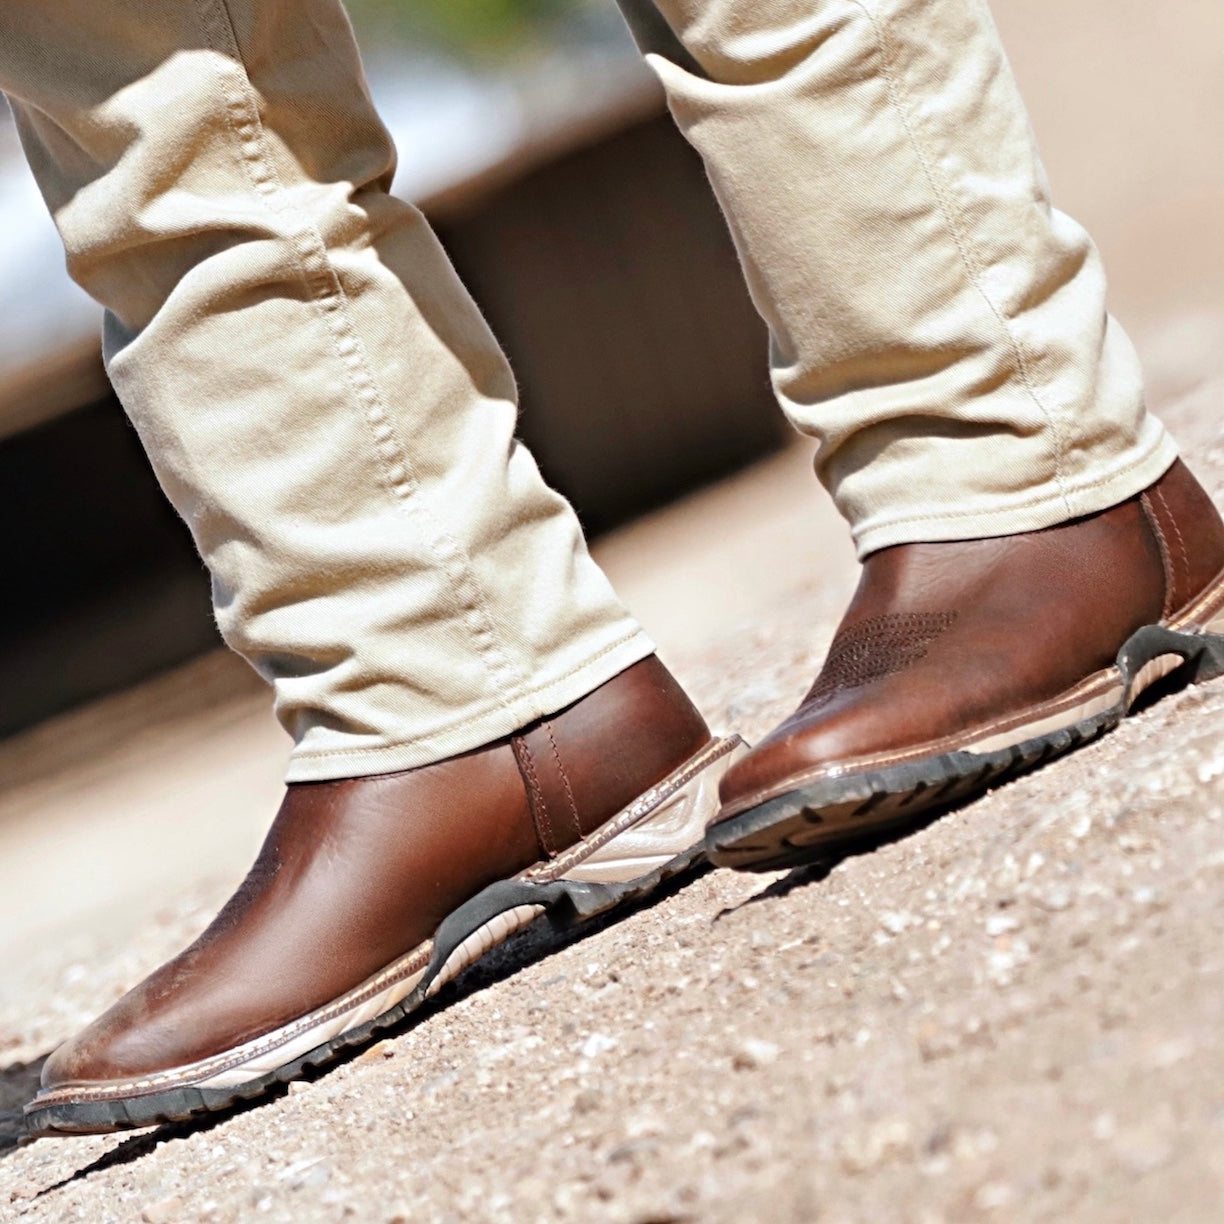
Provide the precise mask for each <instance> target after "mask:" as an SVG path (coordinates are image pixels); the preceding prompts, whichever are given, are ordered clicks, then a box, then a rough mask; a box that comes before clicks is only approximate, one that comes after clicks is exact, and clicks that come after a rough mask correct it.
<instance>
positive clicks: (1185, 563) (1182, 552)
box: [1152, 484, 1192, 615]
mask: <svg viewBox="0 0 1224 1224" xmlns="http://www.w3.org/2000/svg"><path fill="white" fill-rule="evenodd" d="M1152 496H1153V497H1158V498H1160V504H1161V506H1162V507H1163V508H1164V512H1165V518H1166V519H1168V522H1169V526H1170V527H1171V528H1172V530H1173V536H1174V538H1175V539H1176V541H1177V551H1176V553H1175V554H1174V556H1175V559H1177V560H1180V561H1181V565H1182V569H1183V570H1185V573H1186V585H1185V586H1184V587H1182V588H1181V590H1180V591H1177V589H1176V588H1177V567H1176V565H1175V566H1174V571H1173V586H1174V592H1173V595H1172V597H1171V598H1172V602H1173V607H1172V608H1170V609H1169V612H1168V613H1166V615H1169V614H1171V613H1172V612H1173V610H1174V609H1175V608H1179V607H1181V605H1182V604H1184V603H1186V602H1187V600H1189V599H1190V596H1191V594H1192V592H1191V590H1190V554H1189V553H1188V552H1187V551H1186V541H1185V538H1184V537H1183V536H1182V531H1181V528H1180V527H1179V526H1178V525H1177V515H1175V514H1174V513H1173V511H1172V510H1171V509H1170V508H1169V503H1168V502H1167V501H1166V500H1165V495H1164V490H1162V489H1161V487H1160V486H1159V485H1158V484H1155V485H1153V486H1152Z"/></svg>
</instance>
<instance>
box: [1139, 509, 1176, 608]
mask: <svg viewBox="0 0 1224 1224" xmlns="http://www.w3.org/2000/svg"><path fill="white" fill-rule="evenodd" d="M1154 487H1155V486H1153V488H1154ZM1139 506H1140V508H1141V509H1142V510H1143V517H1144V518H1145V519H1146V520H1147V525H1148V526H1149V527H1150V528H1151V530H1152V534H1153V535H1154V536H1155V537H1156V547H1157V548H1158V549H1159V550H1160V568H1161V569H1162V570H1163V571H1164V587H1165V597H1164V603H1163V604H1162V606H1161V609H1160V619H1161V620H1162V621H1163V620H1167V619H1168V618H1169V617H1170V616H1172V615H1173V609H1174V608H1175V607H1176V606H1177V604H1176V592H1175V591H1174V587H1175V585H1176V582H1177V578H1176V576H1175V575H1174V573H1173V561H1172V557H1171V554H1170V552H1169V541H1168V540H1166V539H1165V533H1164V529H1163V528H1162V527H1161V526H1160V516H1159V515H1158V514H1157V513H1156V507H1155V506H1153V505H1152V501H1151V498H1150V497H1149V496H1148V494H1147V493H1146V492H1145V493H1144V494H1143V495H1142V496H1141V497H1140V498H1139Z"/></svg>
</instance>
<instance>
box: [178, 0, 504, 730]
mask: <svg viewBox="0 0 1224 1224" xmlns="http://www.w3.org/2000/svg"><path fill="white" fill-rule="evenodd" d="M195 6H196V11H197V13H198V15H199V18H200V21H201V25H202V27H203V32H204V35H205V38H206V39H207V40H208V42H209V45H210V46H211V47H212V48H213V50H215V51H216V52H217V53H218V54H220V55H223V56H224V57H225V58H226V59H229V60H231V61H232V62H233V63H234V64H235V65H236V67H237V69H238V71H239V72H240V74H241V83H240V84H239V85H238V86H237V87H234V86H232V85H229V84H227V83H225V82H222V87H223V89H224V91H225V118H226V126H227V127H228V129H229V131H230V132H231V133H232V135H233V137H234V139H235V141H236V143H237V145H238V150H239V154H240V159H241V161H242V163H243V167H244V171H245V173H246V174H247V176H248V178H249V180H250V182H251V185H252V187H253V188H254V190H255V192H256V194H257V195H259V196H260V197H261V198H262V199H263V201H264V203H265V204H266V206H267V207H268V208H269V210H270V211H272V212H274V213H276V214H277V215H278V216H279V217H281V218H283V219H285V220H287V221H288V222H289V223H290V226H291V229H292V232H291V233H290V234H289V235H288V238H289V241H290V243H291V245H292V249H293V251H294V255H295V258H296V262H297V265H298V269H299V271H300V272H301V275H302V279H303V282H304V283H305V285H306V288H307V290H308V293H309V296H310V300H311V302H312V303H313V304H314V306H315V307H316V309H317V310H318V311H319V314H320V318H321V319H322V322H323V324H324V326H325V327H326V329H327V331H328V334H329V335H330V337H331V341H332V345H333V349H334V352H335V355H336V356H337V357H338V358H339V360H340V364H341V366H342V368H343V369H344V371H345V375H346V377H347V380H348V383H349V385H350V387H351V388H352V390H353V394H354V398H355V400H356V402H357V403H358V405H359V406H360V408H361V410H362V413H363V415H364V417H365V419H366V422H367V424H368V426H369V428H370V433H371V440H372V442H373V445H374V450H375V453H376V454H377V456H378V461H379V471H380V482H381V483H382V484H383V486H384V487H385V488H386V489H387V491H388V493H389V494H390V496H391V498H392V499H393V501H394V502H395V503H396V504H397V505H398V506H399V507H400V508H402V509H403V510H404V511H405V512H407V513H409V514H415V515H416V516H417V518H418V521H419V522H420V523H421V525H422V527H423V528H424V531H423V536H424V539H425V541H426V544H427V547H428V548H429V550H430V551H431V552H432V553H433V555H434V556H435V558H436V559H437V561H438V564H439V568H440V569H441V570H442V572H443V573H445V574H446V575H447V577H448V578H449V580H450V583H451V589H452V593H453V595H454V596H455V598H456V601H457V602H458V604H459V605H460V607H461V608H462V609H463V612H464V615H465V620H466V622H467V626H468V630H469V632H470V634H471V636H472V639H473V642H474V644H475V646H476V650H477V653H478V654H479V656H480V658H481V659H482V661H483V663H484V666H485V669H486V672H487V673H488V675H489V677H490V679H491V680H493V681H494V684H493V691H494V694H495V697H496V699H497V701H498V702H499V703H500V704H501V705H503V706H506V707H507V708H508V707H509V706H510V704H511V699H512V696H514V695H516V694H517V693H518V691H519V690H520V689H521V688H522V686H523V684H524V683H525V681H526V676H525V675H524V673H523V671H522V669H521V668H519V667H516V666H515V665H514V664H513V663H512V662H511V661H510V659H509V658H508V657H507V654H506V652H505V651H504V650H503V648H502V646H501V643H500V642H499V640H498V635H497V631H496V628H495V625H494V620H493V617H492V614H491V613H490V611H489V608H488V603H487V600H486V599H485V596H484V593H483V591H482V590H481V588H480V583H479V580H478V579H477V578H476V575H475V574H474V572H473V567H472V559H471V557H470V556H468V555H467V554H466V552H465V550H464V549H463V548H462V546H461V545H460V544H459V543H458V541H456V540H455V539H454V538H453V536H451V535H450V533H449V532H448V531H447V530H446V528H445V526H444V525H443V524H442V523H440V522H439V521H438V519H437V518H436V516H435V515H434V514H433V512H432V511H431V510H430V509H429V507H428V505H427V504H426V501H425V497H424V493H423V490H422V489H421V485H420V482H419V479H418V478H417V476H416V474H415V472H414V471H413V467H412V463H411V460H410V458H409V456H408V453H407V450H406V448H405V447H404V445H403V443H402V441H401V440H400V439H399V438H398V437H397V436H396V432H395V429H394V427H393V425H392V422H391V419H390V415H389V413H388V411H387V407H386V403H385V401H384V399H383V396H382V393H381V391H380V389H379V387H378V383H377V380H376V379H375V376H374V374H373V372H372V371H371V369H370V366H369V361H368V358H367V356H366V353H365V349H364V346H363V345H362V342H361V339H360V337H359V335H358V333H357V329H356V327H355V325H354V323H353V320H352V318H351V315H350V311H349V306H348V297H347V294H346V293H345V291H344V286H343V284H342V283H341V281H340V277H339V274H338V272H337V271H336V269H335V267H334V266H333V265H332V263H331V260H330V258H329V256H328V252H327V244H326V241H325V240H324V238H323V235H322V233H321V232H320V231H319V230H318V229H317V228H316V227H315V226H314V225H312V224H311V223H310V221H309V219H308V218H306V217H303V216H300V215H295V214H294V211H293V210H292V208H291V206H290V205H289V204H288V203H287V202H286V201H285V199H284V198H283V197H284V188H283V185H282V183H281V181H280V178H279V176H278V175H277V173H276V169H275V167H274V166H273V165H272V164H271V161H270V160H269V158H268V157H267V155H266V151H265V148H264V141H265V135H264V131H263V125H262V123H261V121H260V117H259V110H258V104H257V102H256V101H255V98H254V97H253V94H254V88H253V86H252V85H251V83H250V79H249V76H248V75H247V72H246V66H245V63H244V61H243V58H242V51H241V48H240V46H239V44H238V38H237V34H236V33H235V30H234V26H233V21H232V18H231V17H230V13H229V7H228V4H227V0H195Z"/></svg>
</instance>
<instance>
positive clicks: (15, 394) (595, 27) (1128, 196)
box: [0, 0, 1224, 961]
mask: <svg viewBox="0 0 1224 1224" xmlns="http://www.w3.org/2000/svg"><path fill="white" fill-rule="evenodd" d="M994 8H995V12H996V16H997V18H998V20H999V23H1000V25H1001V26H1002V28H1003V32H1004V37H1005V41H1006V42H1007V44H1008V46H1009V49H1010V51H1011V54H1012V58H1013V61H1014V63H1015V66H1016V70H1017V73H1018V75H1019V77H1020V80H1021V85H1022V87H1023V88H1024V89H1025V92H1026V96H1027V98H1028V101H1029V104H1030V108H1031V111H1032V114H1033V118H1034V124H1035V126H1036V128H1037V132H1038V135H1039V137H1040V139H1041V141H1042V146H1043V150H1044V153H1045V157H1046V161H1047V165H1048V168H1049V170H1050V175H1051V179H1052V182H1053V185H1054V190H1055V198H1056V200H1057V202H1058V203H1059V205H1060V206H1061V207H1062V208H1064V209H1065V210H1067V211H1069V212H1071V213H1072V214H1073V215H1075V216H1076V217H1078V218H1079V219H1080V220H1082V221H1083V222H1085V223H1086V224H1087V225H1088V227H1089V228H1090V230H1092V232H1093V233H1094V235H1095V237H1096V238H1097V241H1098V243H1099V244H1100V246H1101V247H1102V248H1103V251H1104V254H1105V257H1106V263H1107V266H1108V267H1109V268H1110V270H1111V274H1112V283H1113V306H1114V310H1115V313H1117V314H1118V315H1119V316H1120V317H1121V319H1122V321H1123V323H1124V324H1125V325H1126V326H1127V327H1128V328H1129V330H1130V331H1131V334H1132V336H1133V338H1134V339H1135V340H1136V343H1137V344H1138V347H1139V349H1140V352H1141V355H1142V356H1143V357H1144V360H1145V363H1146V366H1147V369H1148V374H1149V380H1150V386H1151V395H1152V400H1153V402H1154V403H1155V404H1156V405H1157V407H1160V406H1161V405H1163V404H1169V403H1176V402H1179V401H1180V400H1183V399H1184V398H1185V397H1187V396H1192V395H1196V394H1202V393H1203V388H1211V387H1212V386H1213V383H1214V380H1217V379H1219V378H1220V377H1221V374H1222V365H1224V359H1222V357H1221V354H1224V307H1222V305H1221V303H1222V301H1224V295H1222V292H1221V291H1222V290H1224V223H1222V221H1221V218H1224V154H1222V152H1221V150H1222V148H1224V142H1222V140H1221V134H1222V133H1224V37H1222V36H1224V10H1221V8H1220V6H1219V4H1218V2H1217V0H1173V3H1171V4H1168V5H1165V6H1162V7H1159V8H1154V7H1153V6H1151V5H1142V6H1141V5H1140V3H1139V2H1138V0H998V3H996V4H995V6H994ZM350 10H351V12H352V15H353V18H354V22H355V24H356V26H357V29H358V35H359V40H360V41H361V43H362V46H363V49H364V51H365V54H366V58H367V67H368V71H369V75H370V80H371V88H372V91H373V93H374V96H375V100H376V102H377V104H378V106H379V109H380V111H381V112H382V114H383V116H384V118H385V120H386V122H387V123H388V125H389V127H390V128H391V130H392V133H393V135H394V136H395V139H396V142H397V145H398V147H399V150H400V168H399V172H398V175H397V178H396V182H395V190H396V191H397V192H398V193H400V194H401V195H403V196H405V197H406V198H409V199H412V200H414V201H416V202H418V203H420V205H421V206H422V207H423V208H424V210H425V211H426V213H427V215H428V216H429V217H430V218H431V220H432V221H433V222H434V224H435V226H436V227H437V229H438V232H439V234H440V236H441V238H442V241H443V242H444V244H445V245H446V247H447V249H448V251H449V252H450V254H451V256H452V258H453V259H454V261H455V263H456V265H457V266H458V268H459V270H460V273H461V274H462V276H463V278H464V279H465V281H466V282H467V284H468V286H469V287H470V288H471V290H472V291H473V293H474V295H475V297H476V298H477V300H478V302H479V303H480V305H481V307H482V309H483V310H484V311H485V313H486V316H487V317H488V319H489V321H490V323H491V325H492V326H493V329H494V331H495V332H496V333H497V334H498V336H499V338H500V339H501V340H502V342H503V344H504V345H505V346H506V348H507V350H508V352H509V353H510V356H511V360H512V363H513V365H514V368H515V371H516V373H517V375H518V378H519V381H520V384H521V388H522V398H523V415H522V419H521V433H522V435H523V437H524V438H525V439H526V441H527V442H528V443H529V444H530V445H531V447H532V449H533V450H534V451H535V452H536V454H537V456H538V458H539V459H540V462H541V465H542V467H543V468H544V470H545V472H546V474H547V476H548V477H549V479H550V480H551V481H552V482H553V483H554V484H555V485H556V486H557V487H559V488H560V489H562V491H564V492H565V493H566V494H567V495H568V496H569V497H570V498H571V500H572V501H573V502H574V503H575V505H576V507H577V508H578V511H579V513H580V515H581V516H582V518H583V520H584V522H585V524H586V525H587V527H588V529H589V530H590V531H591V533H592V534H593V535H594V536H595V537H596V538H597V542H596V552H597V555H598V556H599V557H600V559H601V561H602V562H603V563H604V564H605V566H606V567H607V568H608V569H609V571H610V573H611V574H612V576H613V579H614V581H616V582H617V583H618V586H619V587H620V589H621V590H622V593H623V594H624V595H625V596H626V598H627V600H628V602H629V603H630V605H631V606H632V607H633V608H634V609H635V611H636V612H637V613H638V615H639V616H640V617H641V618H642V619H643V621H644V622H645V624H646V626H647V628H648V629H649V630H650V631H651V632H652V633H653V634H654V635H655V637H656V639H657V640H658V641H659V642H660V644H661V646H662V647H663V650H664V653H665V654H666V655H667V656H668V658H669V660H670V661H672V662H673V665H674V666H675V667H676V669H677V670H678V671H679V672H680V673H681V674H682V675H683V672H684V668H685V666H686V660H687V659H692V658H696V657H697V656H698V655H699V653H700V650H701V646H702V643H703V642H708V641H711V640H715V639H718V638H722V637H725V636H727V635H729V634H735V633H739V632H743V631H744V630H745V626H751V625H753V624H759V623H761V622H762V621H763V620H767V618H768V616H769V614H770V609H771V608H772V607H775V606H777V604H778V601H779V600H781V599H782V598H784V597H785V595H786V593H787V592H788V591H790V590H792V589H794V587H795V585H796V584H802V583H807V584H809V585H812V584H816V585H819V587H820V589H821V591H822V592H824V595H822V598H825V597H827V599H828V601H829V608H830V610H831V611H830V615H832V614H833V613H834V612H835V610H836V605H837V603H838V602H839V601H840V600H841V599H842V598H843V596H844V594H845V592H846V591H847V590H848V588H849V585H850V583H851V582H852V580H853V563H852V558H851V555H850V552H849V549H848V546H847V543H846V539H845V534H844V531H843V530H842V528H841V526H840V524H839V523H838V521H837V520H836V517H835V516H834V515H833V514H832V511H831V508H830V507H829V505H828V503H827V500H825V499H824V498H823V496H822V495H820V494H819V493H818V492H817V490H816V489H815V487H814V482H813V481H812V480H811V477H810V473H809V470H808V468H809V453H808V449H807V448H806V446H805V445H804V444H802V443H799V442H796V441H795V440H793V439H791V438H790V436H789V434H788V432H787V430H786V428H785V427H784V424H783V422H782V418H781V416H780V414H779V413H778V412H777V411H776V409H775V408H774V407H773V405H772V401H771V399H770V396H769V388H768V382H767V376H766V369H765V345H766V340H765V335H764V330H763V328H762V326H761V324H760V322H759V321H758V319H757V318H756V315H755V313H754V312H753V310H752V308H751V305H750V303H749V302H748V299H747V295H746V293H745V291H744V289H743V286H742V284H741V281H740V278H739V272H738V268H737V265H736V260H735V256H734V252H733V250H732V248H731V245H730V242H729V240H728V238H727V235H726V230H725V226H724V224H723V222H722V220H721V217H720V216H719V214H718V211H717V208H716V207H715V205H714V202H713V200H712V197H711V196H710V193H709V189H708V186H707V184H706V181H705V177H704V173H703V171H702V168H701V165H700V163H699V161H698V160H697V158H696V157H695V156H694V155H693V154H692V152H691V151H690V150H689V149H688V148H687V146H686V145H685V144H684V143H683V141H682V140H681V139H680V137H679V136H678V134H677V133H676V132H675V130H674V128H673V126H672V125H671V122H670V120H669V119H668V117H667V115H666V112H665V109H664V106H663V102H662V98H661V95H660V92H659V90H658V88H657V86H656V85H655V83H654V81H653V78H652V77H651V75H650V74H649V72H648V71H647V70H646V69H645V67H644V66H643V64H642V62H641V59H640V57H639V56H638V55H637V53H636V50H635V48H634V46H633V44H632V41H631V39H630V38H629V35H628V33H627V31H626V30H625V28H624V25H623V23H622V21H621V19H620V17H619V14H618V12H617V10H616V8H615V6H614V5H613V4H612V3H611V0H428V2H426V0H353V3H352V4H351V5H350ZM0 233H2V234H3V235H4V238H3V242H0V309H2V310H3V314H4V318H5V326H4V328H2V329H0V512H2V518H0V523H2V524H3V525H2V526H0V574H3V575H4V577H3V583H2V585H0V590H3V591H4V597H3V598H2V599H0V907H3V917H4V922H3V923H2V924H0V961H3V958H4V956H5V955H14V954H15V953H16V949H18V948H19V947H21V946H22V943H23V941H25V940H28V938H29V936H30V935H31V934H32V933H35V932H44V933H45V932H48V931H50V930H51V929H52V928H55V927H57V926H58V927H65V928H66V927H68V926H70V925H72V924H73V923H79V922H81V921H82V920H83V917H84V916H85V915H89V914H92V913H101V912H103V911H104V910H106V907H108V906H109V907H112V909H113V908H114V907H116V906H122V905H125V904H126V905H129V906H130V898H131V897H132V896H133V895H139V896H141V897H143V898H146V899H148V904H152V903H153V900H152V899H153V898H155V897H157V896H163V895H165V896H172V895H173V894H174V892H175V889H176V888H177V887H178V885H177V884H176V881H177V880H179V879H180V878H182V876H183V873H187V875H188V876H189V877H190V878H195V877H197V876H198V875H200V874H201V873H206V872H217V873H226V872H231V871H237V870H239V869H241V867H242V866H244V864H245V862H246V860H247V859H248V858H249V856H250V853H251V850H252V847H253V845H254V844H255V842H256V841H257V839H258V836H259V832H260V830H261V829H262V827H263V826H264V825H265V824H266V823H267V820H268V819H269V818H270V816H271V812H272V810H273V808H274V806H275V803H276V801H277V797H278V793H279V777H280V772H281V769H282V766H283V761H284V758H285V755H286V752H287V744H286V742H285V741H284V739H283V738H282V737H281V736H280V733H279V731H278V730H277V729H276V728H275V726H274V724H273V723H272V720H271V717H270V715H269V713H268V711H267V701H266V695H265V694H264V693H263V692H262V691H261V690H260V689H259V686H258V682H257V681H256V680H255V678H254V676H253V675H252V674H251V673H249V671H248V670H247V669H246V668H245V666H244V665H242V664H241V663H240V662H238V661H236V660H234V659H233V658H231V657H229V656H227V655H225V654H224V653H223V652H220V651H218V649H217V648H218V639H217V637H216V634H215V630H214V628H213V625H212V620H211V615H210V612H209V607H208V598H207V594H208V592H207V582H206V580H205V576H204V574H203V572H202V569H201V566H200V563H199V561H198V559H197V558H196V557H195V555H194V553H193V551H192V549H191V545H190V542H189V539H188V537H187V535H186V532H185V530H184V528H183V527H182V525H181V524H180V523H179V522H178V521H177V519H176V518H175V516H174V515H173V513H172V512H171V511H170V510H169V508H168V507H167V506H166V505H165V503H164V501H163V499H162V498H161V494H160V492H159V491H158V489H157V487H156V484H155V482H154V481H153V478H152V476H151V475H150V474H149V472H148V470H147V466H146V463H145V461H144V458H143V456H142V454H141V453H140V450H139V447H138V445H137V443H136V440H135V437H134V434H133V432H132V431H131V429H130V427H129V426H128V425H127V423H126V421H125V420H124V418H123V415H122V412H121V411H120V409H119V407H118V405H117V404H116V402H115V401H114V399H113V397H112V396H111V395H110V392H109V389H108V387H107V384H106V381H105V378H104V375H103V373H102V369H101V363H100V359H99V355H98V340H97V332H98V312H97V310H96V308H95V307H94V306H93V305H92V304H91V303H90V302H89V301H88V299H86V298H85V297H84V296H83V295H82V294H81V293H79V291H77V290H76V289H75V288H74V287H73V286H72V285H71V284H70V283H69V282H68V280H67V278H66V276H65V274H64V273H63V270H62V257H61V254H60V251H59V246H58V241H57V239H56V237H55V233H54V230H53V229H52V227H51V225H50V223H49V221H48V219H47V218H46V216H45V214H44V212H43V209H42V205H41V202H40V201H39V199H38V195H37V192H36V190H35V189H34V186H33V184H32V182H31V180H30V178H29V175H28V173H27V172H26V170H25V168H24V165H23V163H22V161H21V158H20V155H19V152H18V149H17V145H16V139H15V135H14V133H13V130H12V124H11V122H10V121H9V118H8V116H7V113H0ZM728 575H733V576H734V581H731V582H728V581H727V576H728ZM716 582H717V583H718V590H719V598H718V599H717V600H713V599H711V598H710V592H711V591H712V590H713V589H714V584H715V583H716ZM116 845H120V846H137V845H139V846H141V847H142V853H141V854H140V855H128V856H127V859H126V860H125V861H123V862H118V861H117V860H116V859H115V856H114V854H113V852H112V850H111V849H110V848H111V847H114V846H116ZM51 861H54V862H55V874H54V879H53V883H54V887H53V888H48V887H47V879H46V875H45V872H46V865H47V864H48V863H49V862H51ZM142 903H143V902H142Z"/></svg>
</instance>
